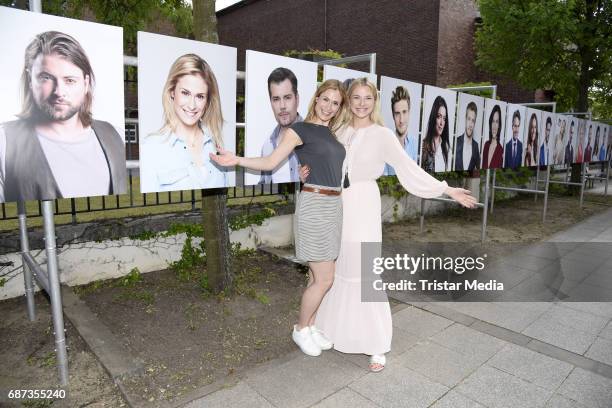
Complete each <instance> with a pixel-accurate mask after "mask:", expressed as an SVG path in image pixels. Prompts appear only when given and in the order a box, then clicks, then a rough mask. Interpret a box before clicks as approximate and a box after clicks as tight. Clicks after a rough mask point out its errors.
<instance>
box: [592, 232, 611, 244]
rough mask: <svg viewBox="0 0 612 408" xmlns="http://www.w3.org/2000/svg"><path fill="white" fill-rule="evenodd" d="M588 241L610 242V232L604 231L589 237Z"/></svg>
mask: <svg viewBox="0 0 612 408" xmlns="http://www.w3.org/2000/svg"><path fill="white" fill-rule="evenodd" d="M589 241H590V242H612V232H611V231H604V232H602V233H601V234H599V235H597V236H595V237H593V238H591V239H590V240H589Z"/></svg>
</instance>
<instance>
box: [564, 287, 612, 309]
mask: <svg viewBox="0 0 612 408" xmlns="http://www.w3.org/2000/svg"><path fill="white" fill-rule="evenodd" d="M568 295H569V297H568V298H567V299H566V303H570V302H575V301H580V302H584V301H590V302H598V303H610V304H611V305H612V290H611V289H609V288H607V287H604V286H599V285H589V284H588V283H586V282H581V283H580V284H579V285H577V286H576V287H574V288H572V289H571V290H570V291H569V292H568Z"/></svg>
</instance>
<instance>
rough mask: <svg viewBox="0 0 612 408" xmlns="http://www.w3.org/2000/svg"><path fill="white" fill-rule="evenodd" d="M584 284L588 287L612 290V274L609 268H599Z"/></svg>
mask: <svg viewBox="0 0 612 408" xmlns="http://www.w3.org/2000/svg"><path fill="white" fill-rule="evenodd" d="M584 283H586V284H587V285H592V286H598V287H603V288H606V289H610V290H612V273H610V270H608V268H607V267H606V268H599V269H597V270H596V271H595V272H594V273H592V274H591V275H589V276H588V277H587V278H586V279H585V280H584Z"/></svg>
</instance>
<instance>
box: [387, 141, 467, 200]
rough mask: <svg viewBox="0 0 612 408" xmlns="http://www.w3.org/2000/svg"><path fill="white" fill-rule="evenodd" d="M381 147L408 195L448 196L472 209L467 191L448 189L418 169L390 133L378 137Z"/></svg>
mask: <svg viewBox="0 0 612 408" xmlns="http://www.w3.org/2000/svg"><path fill="white" fill-rule="evenodd" d="M380 136H381V137H380V142H381V144H382V146H383V158H384V160H385V161H386V162H387V163H389V164H390V165H391V166H393V168H394V169H395V172H396V174H397V177H398V179H399V181H400V183H402V186H403V187H404V188H405V189H406V190H407V191H408V192H410V193H412V194H414V195H416V196H419V197H422V198H434V197H438V196H440V195H442V194H446V195H448V196H449V197H450V198H452V199H453V200H455V201H457V202H458V203H459V204H461V205H463V206H464V207H468V208H474V207H475V206H476V199H475V198H474V197H473V196H472V195H471V192H470V191H469V190H464V189H462V188H454V187H449V186H448V184H446V181H438V180H436V179H435V178H434V177H432V176H431V175H430V174H429V173H427V172H426V171H424V170H423V169H422V168H420V167H419V166H418V165H417V164H416V163H415V161H414V160H412V159H411V158H410V156H408V155H407V154H406V152H405V151H404V149H402V146H401V145H400V144H399V142H398V141H397V138H396V137H395V136H393V134H392V133H391V132H386V130H385V131H384V134H381V135H380Z"/></svg>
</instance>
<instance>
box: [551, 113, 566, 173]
mask: <svg viewBox="0 0 612 408" xmlns="http://www.w3.org/2000/svg"><path fill="white" fill-rule="evenodd" d="M568 119H569V117H568V116H567V115H562V114H559V113H557V114H556V115H555V119H554V120H555V140H554V148H553V152H554V153H553V163H552V164H556V165H561V164H565V149H566V147H567V139H568V137H567V135H568V133H569V129H568Z"/></svg>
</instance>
